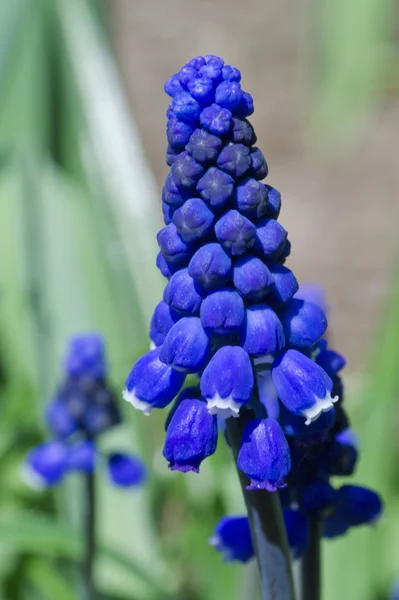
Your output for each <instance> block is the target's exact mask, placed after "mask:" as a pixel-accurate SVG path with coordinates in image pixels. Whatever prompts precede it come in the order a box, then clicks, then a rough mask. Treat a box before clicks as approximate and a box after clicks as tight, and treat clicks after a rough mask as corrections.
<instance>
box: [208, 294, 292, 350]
mask: <svg viewBox="0 0 399 600" xmlns="http://www.w3.org/2000/svg"><path fill="white" fill-rule="evenodd" d="M201 310H202V309H201ZM240 342H241V345H242V347H243V348H244V350H246V351H247V352H248V354H251V355H255V356H261V355H263V354H275V353H276V352H281V350H283V349H284V347H285V337H284V331H283V327H282V325H281V323H280V321H279V319H278V317H277V315H276V313H275V312H274V310H273V309H272V308H270V306H267V304H253V305H252V306H249V307H248V308H247V311H246V319H245V323H244V327H243V329H242V332H241V335H240Z"/></svg>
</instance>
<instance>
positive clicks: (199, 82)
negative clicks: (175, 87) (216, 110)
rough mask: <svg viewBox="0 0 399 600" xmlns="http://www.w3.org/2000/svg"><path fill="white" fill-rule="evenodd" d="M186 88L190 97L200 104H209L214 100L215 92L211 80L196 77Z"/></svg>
mask: <svg viewBox="0 0 399 600" xmlns="http://www.w3.org/2000/svg"><path fill="white" fill-rule="evenodd" d="M187 87H188V89H189V91H190V94H191V95H192V97H193V98H194V99H195V100H196V101H197V102H198V103H199V104H200V105H202V106H203V105H207V104H211V103H212V102H213V101H214V99H215V90H214V85H213V81H212V79H209V78H208V77H197V78H195V79H191V81H189V82H188V84H187Z"/></svg>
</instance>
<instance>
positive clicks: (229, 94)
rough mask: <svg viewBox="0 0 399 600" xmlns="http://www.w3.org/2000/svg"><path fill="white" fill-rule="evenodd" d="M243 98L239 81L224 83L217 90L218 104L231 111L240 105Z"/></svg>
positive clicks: (216, 98) (216, 99)
mask: <svg viewBox="0 0 399 600" xmlns="http://www.w3.org/2000/svg"><path fill="white" fill-rule="evenodd" d="M222 76H223V71H222ZM242 97H243V92H242V89H241V85H240V83H239V82H238V81H223V82H222V83H220V84H219V85H218V86H217V88H216V90H215V102H216V104H218V105H219V106H221V107H222V108H227V109H228V110H231V111H233V110H234V109H235V108H236V107H237V106H238V105H239V104H240V102H241V100H242Z"/></svg>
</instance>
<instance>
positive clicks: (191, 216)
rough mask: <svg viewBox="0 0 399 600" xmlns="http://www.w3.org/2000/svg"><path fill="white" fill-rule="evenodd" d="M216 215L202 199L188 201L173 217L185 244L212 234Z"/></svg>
mask: <svg viewBox="0 0 399 600" xmlns="http://www.w3.org/2000/svg"><path fill="white" fill-rule="evenodd" d="M214 221H215V215H214V214H213V212H212V211H211V210H210V209H209V208H208V207H207V205H206V204H205V202H204V201H203V200H201V199H200V198H190V199H189V200H186V202H185V203H184V204H183V206H182V207H181V208H178V209H177V210H176V212H175V213H174V215H173V223H174V225H175V226H176V229H177V231H178V233H179V235H180V236H181V238H182V239H183V240H184V241H185V242H194V241H195V240H197V239H201V238H203V237H205V236H206V235H207V234H208V233H210V231H211V229H212V228H213V223H214Z"/></svg>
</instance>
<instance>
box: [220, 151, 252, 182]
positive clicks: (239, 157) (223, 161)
mask: <svg viewBox="0 0 399 600" xmlns="http://www.w3.org/2000/svg"><path fill="white" fill-rule="evenodd" d="M217 165H218V167H219V168H220V169H222V171H225V173H228V174H229V175H231V176H232V177H234V178H238V177H242V176H243V175H245V173H246V172H247V171H248V169H249V167H250V165H251V160H250V158H249V149H248V148H247V146H244V144H232V143H230V144H228V145H227V146H225V147H224V148H223V150H222V151H221V153H220V154H219V156H218V159H217Z"/></svg>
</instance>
